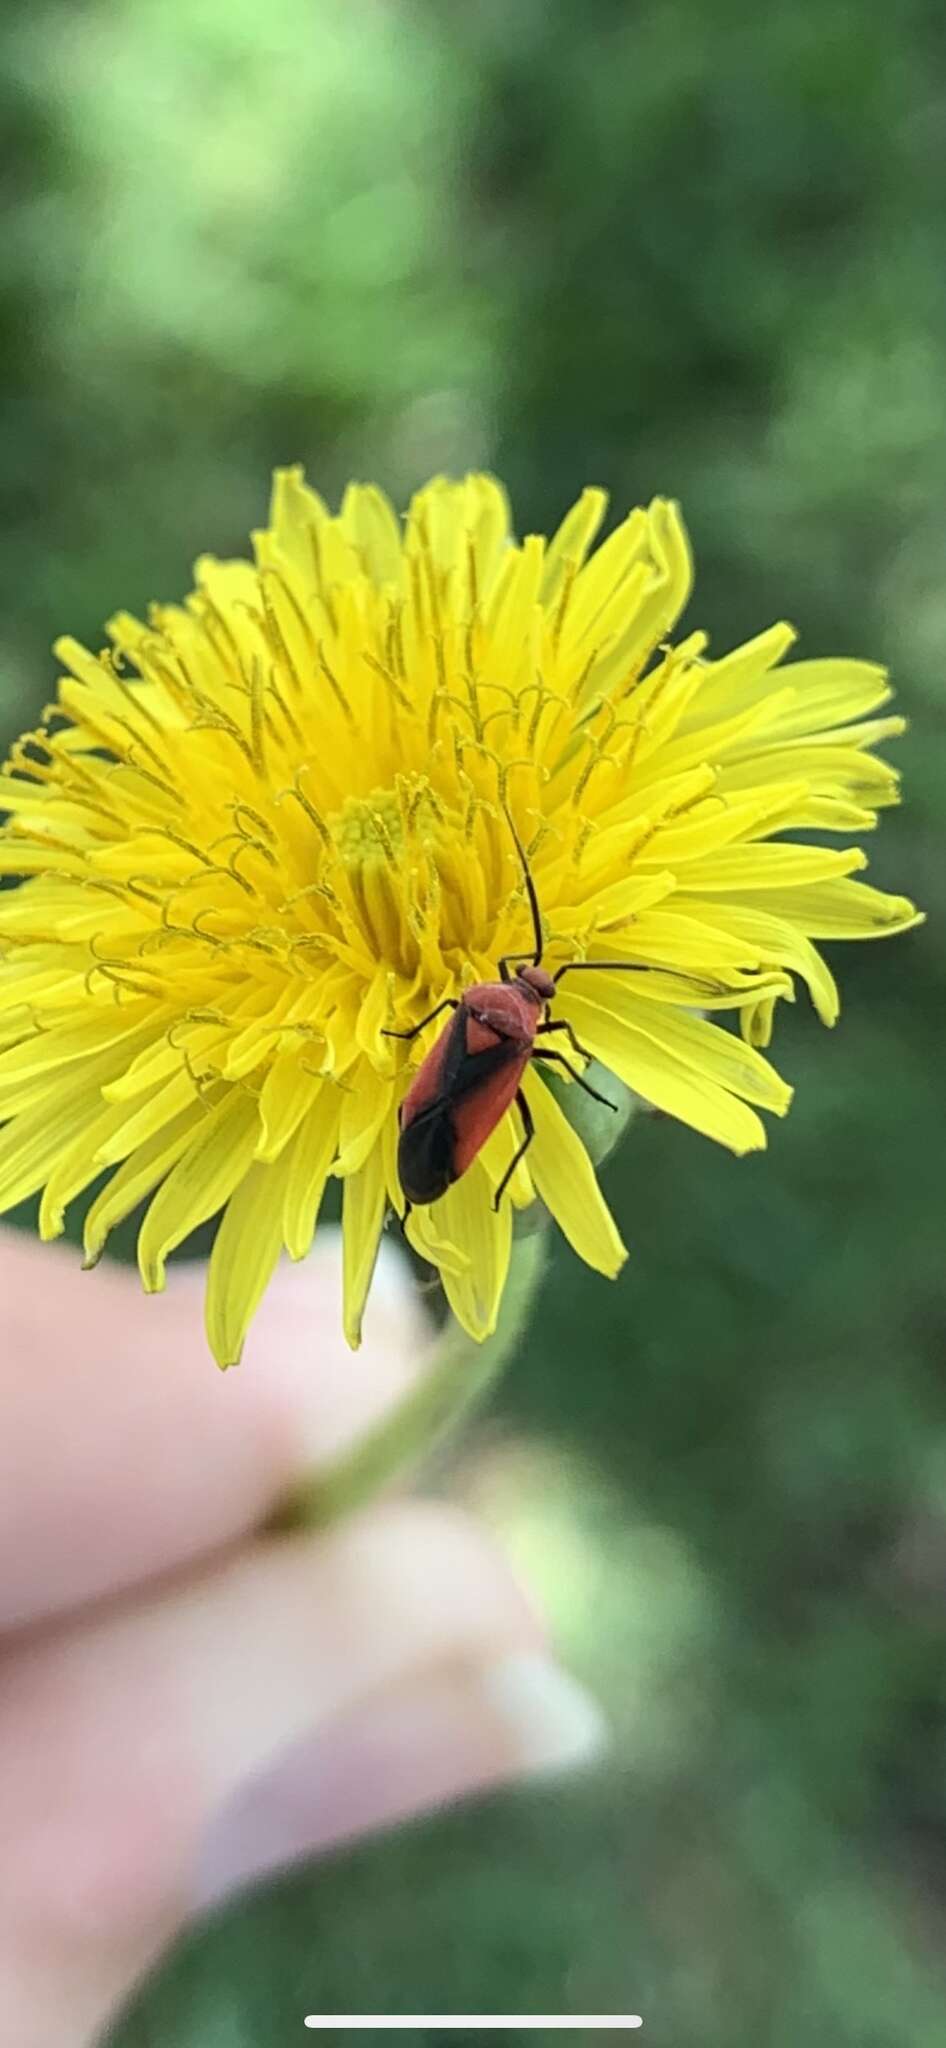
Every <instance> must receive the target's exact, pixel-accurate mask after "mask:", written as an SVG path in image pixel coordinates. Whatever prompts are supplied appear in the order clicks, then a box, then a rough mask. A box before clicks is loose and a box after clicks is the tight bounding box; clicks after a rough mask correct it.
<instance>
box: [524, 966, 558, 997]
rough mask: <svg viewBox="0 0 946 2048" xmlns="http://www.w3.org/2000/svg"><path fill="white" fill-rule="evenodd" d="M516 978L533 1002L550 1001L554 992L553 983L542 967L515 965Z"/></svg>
mask: <svg viewBox="0 0 946 2048" xmlns="http://www.w3.org/2000/svg"><path fill="white" fill-rule="evenodd" d="M516 980H517V981H518V982H519V984H520V986H521V988H522V989H523V990H524V991H525V993H526V995H528V996H529V997H530V998H531V1000H532V1001H533V1002H534V1003H540V1004H541V1003H550V1002H551V1000H552V997H553V996H554V994H555V983H554V981H553V980H552V977H551V975H550V974H546V972H545V968H544V967H535V966H526V967H517V969H516Z"/></svg>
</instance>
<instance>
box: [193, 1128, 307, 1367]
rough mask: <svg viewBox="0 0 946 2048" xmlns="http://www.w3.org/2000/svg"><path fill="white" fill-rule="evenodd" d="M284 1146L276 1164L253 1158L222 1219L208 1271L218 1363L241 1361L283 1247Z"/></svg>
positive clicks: (209, 1313) (208, 1310)
mask: <svg viewBox="0 0 946 2048" xmlns="http://www.w3.org/2000/svg"><path fill="white" fill-rule="evenodd" d="M287 1173H288V1164H287V1154H286V1153H285V1152H284V1153H283V1155H282V1157H281V1158H280V1159H277V1160H276V1161H275V1163H274V1164H273V1165H268V1164H264V1163H263V1162H262V1161H261V1160H259V1159H255V1160H254V1161H253V1163H252V1165H251V1166H249V1167H248V1169H247V1171H246V1173H245V1174H244V1176H243V1179H242V1180H241V1181H240V1183H239V1185H238V1186H237V1187H236V1188H235V1189H234V1192H233V1194H232V1195H231V1196H230V1200H229V1202H228V1203H227V1206H226V1208H225V1210H224V1212H223V1215H222V1217H221V1219H220V1227H219V1229H218V1231H217V1235H216V1237H215V1239H214V1247H213V1251H212V1252H211V1254H210V1267H209V1271H208V1275H207V1299H206V1321H207V1336H208V1338H209V1341H210V1348H211V1351H212V1352H213V1355H214V1357H215V1359H216V1361H217V1364H218V1365H219V1366H224V1367H225V1366H228V1365H239V1363H240V1357H241V1354H242V1351H243V1343H244V1339H245V1337H246V1333H247V1330H248V1328H249V1325H250V1322H251V1320H252V1318H253V1316H254V1315H255V1313H256V1310H257V1308H258V1307H259V1304H260V1302H261V1301H262V1299H263V1295H264V1294H265V1292H266V1289H267V1287H268V1286H269V1283H270V1280H271V1279H272V1276H273V1273H274V1272H275V1269H276V1265H277V1262H278V1259H279V1254H280V1251H281V1250H282V1214H283V1197H284V1194H285V1188H286V1179H287Z"/></svg>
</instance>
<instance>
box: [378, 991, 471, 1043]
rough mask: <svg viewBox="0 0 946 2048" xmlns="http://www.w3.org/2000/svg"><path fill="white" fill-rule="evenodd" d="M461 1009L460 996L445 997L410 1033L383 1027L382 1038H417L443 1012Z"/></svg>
mask: <svg viewBox="0 0 946 2048" xmlns="http://www.w3.org/2000/svg"><path fill="white" fill-rule="evenodd" d="M459 1007H460V999H459V997H458V996H444V999H443V1002H442V1003H438V1004H437V1007H436V1009H435V1010H428V1012H427V1015H426V1017H422V1018H421V1020H420V1023H419V1024H412V1025H411V1028H410V1030H409V1031H388V1030H387V1029H386V1028H385V1027H384V1026H383V1025H382V1027H381V1036H382V1038H416V1037H417V1034H418V1032H419V1031H423V1030H424V1027H425V1025H427V1024H432V1023H433V1021H434V1018H435V1017H439V1016H440V1013H441V1010H457V1009H459Z"/></svg>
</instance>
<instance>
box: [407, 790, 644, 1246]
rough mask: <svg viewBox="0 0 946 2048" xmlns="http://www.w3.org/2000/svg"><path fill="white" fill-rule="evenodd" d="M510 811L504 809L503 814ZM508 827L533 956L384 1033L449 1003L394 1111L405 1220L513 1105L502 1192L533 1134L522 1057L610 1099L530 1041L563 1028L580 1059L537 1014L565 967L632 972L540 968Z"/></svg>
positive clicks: (438, 1191) (456, 1172)
mask: <svg viewBox="0 0 946 2048" xmlns="http://www.w3.org/2000/svg"><path fill="white" fill-rule="evenodd" d="M507 818H508V813H507ZM508 823H509V829H510V831H511V833H512V836H513V839H514V840H515V845H516V851H517V853H518V855H519V859H520V861H521V863H522V872H523V876H524V879H525V885H526V893H527V895H528V899H529V908H530V910H531V913H532V930H533V935H534V938H535V946H534V949H533V951H532V952H531V953H508V954H506V955H505V956H504V957H503V959H501V960H500V962H499V974H500V979H499V981H480V982H476V983H475V984H474V986H473V987H472V988H468V989H466V990H465V991H464V993H463V995H462V996H459V997H456V996H447V997H446V998H445V999H444V1001H443V1002H442V1003H438V1004H437V1006H436V1009H433V1010H430V1011H428V1014H427V1016H426V1017H422V1018H421V1019H420V1022H419V1023H418V1024H415V1025H414V1026H413V1028H412V1029H411V1030H410V1031H387V1032H385V1036H386V1037H387V1038H416V1036H417V1034H418V1032H419V1031H423V1030H424V1029H425V1028H426V1026H427V1025H428V1024H430V1023H431V1022H432V1021H433V1019H434V1017H439V1016H440V1014H441V1012H442V1011H443V1010H452V1011H453V1016H452V1018H451V1020H450V1023H449V1024H446V1025H445V1026H444V1029H443V1031H442V1032H441V1034H440V1037H439V1038H438V1040H437V1043H436V1045H433V1046H431V1049H430V1051H429V1053H428V1054H427V1057H426V1059H425V1060H424V1062H423V1064H422V1065H421V1067H420V1068H419V1069H418V1072H417V1074H416V1075H415V1078H414V1080H413V1082H412V1084H411V1087H410V1088H409V1090H408V1092H407V1094H406V1095H405V1097H404V1100H403V1102H402V1104H401V1110H400V1126H401V1130H400V1138H399V1140H398V1150H397V1165H398V1174H399V1177H400V1182H401V1186H402V1188H403V1190H404V1195H405V1198H406V1204H407V1206H406V1208H405V1212H404V1213H405V1219H406V1217H407V1215H408V1214H409V1213H410V1210H411V1208H412V1207H417V1208H420V1207H423V1206H424V1205H425V1204H426V1203H428V1202H436V1201H437V1199H438V1197H439V1196H440V1195H443V1194H445V1193H446V1191H447V1189H448V1188H449V1187H452V1185H453V1182H454V1181H456V1180H459V1179H460V1176H461V1174H464V1173H466V1171H467V1168H468V1167H469V1166H472V1164H473V1161H474V1159H475V1158H476V1155H477V1153H478V1152H480V1151H481V1150H482V1148H483V1146H484V1145H485V1143H486V1140H487V1138H488V1137H489V1136H490V1133H491V1132H492V1131H494V1130H495V1128H496V1125H497V1124H498V1123H499V1121H500V1118H501V1117H503V1116H504V1115H505V1113H506V1111H507V1109H508V1108H509V1107H510V1104H511V1103H513V1102H515V1104H516V1106H517V1108H518V1110H519V1114H520V1116H521V1118H522V1129H523V1139H522V1143H521V1145H520V1146H519V1148H518V1151H517V1152H516V1154H515V1156H514V1158H512V1159H511V1160H510V1162H509V1165H508V1167H507V1168H506V1171H505V1173H504V1174H503V1177H502V1180H501V1181H500V1183H499V1186H498V1188H497V1189H496V1193H495V1195H494V1197H493V1207H494V1209H498V1207H499V1204H500V1201H501V1199H502V1196H503V1194H504V1192H505V1190H506V1188H507V1187H508V1185H509V1182H510V1180H511V1179H512V1176H513V1174H514V1172H515V1170H516V1167H517V1166H518V1164H519V1161H520V1159H522V1158H523V1156H524V1154H525V1153H526V1152H527V1151H528V1149H529V1146H530V1144H531V1142H532V1138H533V1136H534V1126H533V1122H532V1115H531V1112H530V1109H529V1104H528V1102H527V1101H526V1098H525V1095H524V1094H523V1092H522V1088H521V1086H520V1082H521V1080H522V1076H523V1073H524V1072H525V1069H526V1067H527V1066H528V1063H529V1061H530V1060H549V1061H552V1062H554V1063H555V1064H557V1065H558V1066H560V1067H564V1068H565V1070H566V1072H567V1073H569V1074H570V1075H571V1076H572V1079H573V1080H574V1081H577V1083H578V1085H579V1087H580V1088H583V1089H584V1091H585V1094H586V1095H591V1096H592V1097H593V1098H594V1100H595V1102H603V1103H604V1104H605V1105H606V1107H607V1108H608V1109H614V1108H615V1104H614V1103H613V1102H609V1101H608V1098H607V1096H605V1095H599V1094H598V1091H597V1089H596V1088H592V1087H591V1086H590V1084H589V1082H587V1081H586V1080H585V1079H584V1077H583V1075H581V1074H579V1073H578V1072H576V1069H575V1068H574V1067H573V1066H572V1063H571V1061H570V1060H569V1059H566V1057H565V1054H564V1053H563V1052H560V1051H559V1050H558V1048H557V1047H554V1046H547V1045H538V1044H537V1043H536V1040H537V1039H538V1038H540V1037H543V1036H545V1037H551V1035H552V1034H553V1032H563V1033H564V1035H565V1037H566V1038H567V1040H568V1043H569V1045H570V1047H571V1049H572V1051H573V1052H576V1053H577V1054H578V1055H579V1057H580V1058H581V1059H584V1060H589V1059H590V1058H591V1057H592V1055H591V1054H590V1053H589V1052H588V1050H587V1048H586V1047H585V1046H583V1045H580V1044H579V1042H578V1039H577V1038H576V1037H575V1033H574V1031H573V1030H572V1027H571V1025H570V1024H569V1023H567V1021H566V1020H565V1019H564V1018H555V1019H554V1020H550V1019H549V1018H548V1016H547V1015H543V1012H545V1011H547V1007H548V1004H549V1003H550V1002H551V1001H552V998H553V996H554V994H555V990H556V986H557V984H558V983H559V982H560V981H561V979H562V976H563V974H576V973H581V972H588V971H594V972H595V973H600V972H601V970H602V969H605V970H610V971H612V972H613V971H618V972H622V973H623V972H631V973H640V971H641V969H640V968H639V967H631V965H630V963H629V962H628V961H626V960H593V961H592V960H569V961H566V964H565V966H564V967H560V968H559V969H558V972H557V973H556V974H549V973H547V972H546V969H545V968H544V967H543V966H542V950H543V949H542V921H541V918H540V915H539V904H538V898H537V896H536V893H535V884H534V883H533V880H532V876H531V874H530V872H529V863H528V861H527V860H526V856H525V853H524V852H523V849H522V846H521V844H520V841H519V838H518V835H517V833H516V830H515V827H514V825H513V822H512V819H511V818H508Z"/></svg>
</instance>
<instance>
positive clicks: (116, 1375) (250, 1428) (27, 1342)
mask: <svg viewBox="0 0 946 2048" xmlns="http://www.w3.org/2000/svg"><path fill="white" fill-rule="evenodd" d="M340 1266H341V1261H340V1254H339V1249H338V1233H337V1232H336V1231H328V1232H326V1233H325V1236H324V1237H323V1239H322V1241H321V1242H320V1243H317V1245H316V1249H315V1250H314V1252H313V1253H312V1255H311V1257H310V1258H309V1259H308V1260H306V1261H305V1263H304V1264H302V1265H300V1266H291V1265H286V1266H285V1267H284V1268H282V1269H280V1272H279V1273H278V1275H277V1277H276V1280H275V1282H274V1284H273V1287H272V1288H271V1290H270V1293H269V1295H268V1297H267V1299H266V1301H265V1302H264V1303H263V1306H262V1308H261V1309H260V1312H259V1315H258V1317H257V1320H256V1324H255V1326H254V1329H253V1331H252V1333H251V1336H250V1338H249V1340H248V1343H247V1349H246V1357H245V1360H244V1363H243V1365H242V1366H241V1367H240V1368H239V1369H238V1370H234V1371H231V1372H228V1373H226V1374H223V1375H222V1374H221V1373H220V1372H219V1371H218V1370H217V1368H216V1367H215V1365H214V1364H213V1361H212V1360H211V1358H210V1355H209V1353H208V1351H207V1346H206V1340H205V1337H204V1334H203V1320H202V1294H203V1286H204V1277H205V1276H204V1272H203V1268H202V1267H197V1266H194V1267H192V1268H188V1267H181V1268H179V1269H178V1270H177V1271H175V1272H172V1274H171V1279H170V1285H169V1289H168V1292H167V1294H166V1295H165V1296H161V1297H160V1298H158V1299H156V1300H146V1299H144V1298H142V1295H141V1292H140V1289H139V1287H138V1284H137V1280H136V1277H135V1275H134V1274H133V1273H131V1272H130V1271H129V1270H127V1269H126V1268H122V1267H118V1266H113V1267H100V1268H99V1269H98V1271H97V1273H96V1274H95V1276H94V1278H92V1277H90V1276H89V1275H87V1274H83V1273H82V1272H81V1271H80V1269H79V1267H78V1265H77V1264H76V1262H75V1259H74V1256H73V1255H71V1254H70V1253H69V1252H68V1250H66V1249H64V1248H62V1247H60V1246H58V1245H49V1246H39V1245H37V1244H36V1243H34V1242H33V1241H32V1240H31V1239H28V1238H26V1237H25V1236H20V1235H18V1234H17V1233H14V1232H6V1233H4V1234H3V1235H2V1237H0V1410H2V1413H3V1415H4V1418H5V1421H4V1428H3V1431H2V1433H0V1556H2V1558H3V1560H4V1563H3V1572H2V1575H0V1628H9V1627H12V1626H16V1625H20V1624H22V1623H23V1622H27V1621H33V1620H36V1619H37V1618H39V1617H41V1616H43V1615H48V1614H50V1613H53V1612H56V1611H59V1610H62V1609H63V1608H68V1607H73V1606H75V1605H77V1604H79V1603H80V1602H83V1601H86V1600H90V1599H93V1598H97V1597H99V1596H101V1595H102V1594H108V1593H112V1592H114V1591H116V1590H118V1589H119V1588H121V1587H126V1586H129V1585H132V1584H134V1583H135V1582H136V1581H139V1580H142V1579H146V1578H148V1577H150V1576H153V1575H155V1574H158V1573H162V1572H165V1571H168V1570H170V1569H173V1568H175V1567H177V1566H180V1565H182V1564H184V1563H186V1562H187V1561H188V1560H189V1559H191V1558H193V1557H195V1556H198V1555H200V1554H201V1553H202V1552H207V1551H209V1550H212V1549H213V1548H215V1547H216V1546H218V1545H221V1544H225V1543H228V1542H230V1541H232V1540H233V1539H234V1538H236V1537H239V1536H240V1535H242V1534H243V1533H244V1532H245V1531H246V1530H248V1529H251V1528H253V1527H256V1526H258V1524H259V1523H260V1522H261V1521H262V1520H263V1519H264V1518H265V1516H266V1515H267V1514H268V1513H269V1511H270V1510H271V1508H272V1507H273V1505H274V1503H275V1502H276V1501H277V1500H278V1499H279V1497H280V1495H281V1494H282V1492H283V1491H284V1489H285V1488H286V1487H287V1486H288V1485H290V1484H291V1482H292V1481H293V1480H294V1479H296V1478H298V1477H299V1476H300V1474H301V1473H302V1472H303V1471H305V1470H306V1469H307V1468H308V1467H310V1466H312V1465H316V1464H318V1463H319V1462H320V1461H323V1460H325V1459H327V1458H329V1457H331V1456H332V1455H333V1454H334V1452H335V1451H336V1450H337V1449H339V1448H340V1447H341V1446H342V1445H343V1444H345V1443H347V1442H349V1441H350V1440H351V1439H352V1438H353V1437H355V1436H357V1434H358V1433H359V1431H360V1430H362V1429H363V1428H364V1427H365V1426H366V1425H367V1424H368V1423H369V1422H370V1421H372V1420H373V1419H374V1418H375V1417H376V1416H377V1415H378V1414H379V1413H380V1412H381V1411H382V1410H383V1409H384V1408H385V1407H387V1406H388V1405H389V1404H390V1403H391V1402H392V1401H393V1400H395V1399H396V1397H397V1395H398V1394H399V1393H400V1392H401V1391H402V1390H403V1389H404V1387H405V1386H406V1385H407V1384H408V1383H409V1381H410V1380H411V1378H412V1377H413V1376H414V1374H415V1373H416V1372H417V1371H418V1370H421V1369H422V1367H423V1364H424V1360H425V1354H426V1352H427V1350H428V1348H429V1344H430V1325H429V1322H428V1320H427V1318H426V1317H425V1315H424V1314H423V1312H422V1309H421V1307H420V1305H419V1301H418V1296H417V1292H416V1289H415V1288H414V1286H413V1284H412V1282H411V1280H410V1277H409V1274H408V1270H407V1267H406V1263H405V1262H404V1261H403V1260H402V1259H401V1258H400V1256H399V1254H398V1253H397V1252H396V1251H395V1250H394V1249H393V1248H391V1247H389V1246H384V1247H383V1249H382V1256H381V1259H380V1260H379V1265H378V1271H377V1274H376V1276H375V1286H374V1289H373V1294H372V1300H371V1304H370V1307H369V1312H368V1315H367V1317H366V1324H365V1342H364V1345H363V1347H362V1349H361V1351H360V1352H358V1354H357V1355H356V1356H354V1357H353V1356H352V1354H351V1352H350V1351H348V1350H347V1349H346V1347H345V1344H344V1340H343V1338H342V1334H341V1309H340V1292H341V1279H340Z"/></svg>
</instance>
